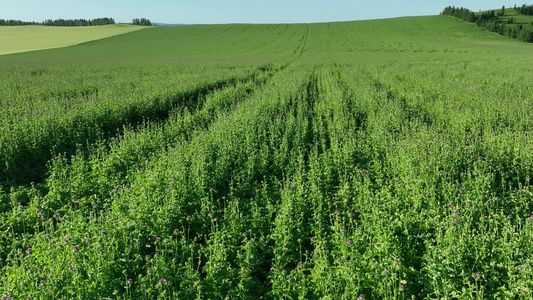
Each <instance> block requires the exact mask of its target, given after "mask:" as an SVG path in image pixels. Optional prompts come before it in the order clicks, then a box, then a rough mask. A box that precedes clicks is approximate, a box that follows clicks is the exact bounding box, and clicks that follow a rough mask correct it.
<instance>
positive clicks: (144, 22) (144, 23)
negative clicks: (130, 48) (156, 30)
mask: <svg viewBox="0 0 533 300" xmlns="http://www.w3.org/2000/svg"><path fill="white" fill-rule="evenodd" d="M132 23H133V25H141V26H152V22H150V20H148V19H145V18H140V19H138V18H135V19H133V21H132Z"/></svg>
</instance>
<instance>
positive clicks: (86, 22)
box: [42, 18, 115, 26]
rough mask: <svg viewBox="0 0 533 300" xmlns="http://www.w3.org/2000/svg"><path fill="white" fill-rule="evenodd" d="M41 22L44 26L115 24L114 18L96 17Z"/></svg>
mask: <svg viewBox="0 0 533 300" xmlns="http://www.w3.org/2000/svg"><path fill="white" fill-rule="evenodd" d="M42 24H43V25H46V26H99V25H109V24H115V20H114V19H113V18H97V19H92V20H85V19H74V20H65V19H57V20H45V21H44V22H43V23H42Z"/></svg>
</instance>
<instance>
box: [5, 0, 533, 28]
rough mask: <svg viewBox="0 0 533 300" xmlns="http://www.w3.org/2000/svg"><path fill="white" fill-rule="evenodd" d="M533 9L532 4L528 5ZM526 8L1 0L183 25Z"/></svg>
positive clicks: (8, 5)
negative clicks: (451, 9)
mask: <svg viewBox="0 0 533 300" xmlns="http://www.w3.org/2000/svg"><path fill="white" fill-rule="evenodd" d="M527 3H528V4H529V2H527ZM514 4H517V5H522V4H523V1H522V2H518V3H516V2H514V1H506V0H460V1H457V0H425V1H420V0H418V1H414V0H406V1H398V0H381V1H379V0H374V1H373V0H370V1H368V0H364V1H363V0H83V1H81V0H0V19H16V20H23V21H37V22H40V21H43V20H45V19H59V18H63V19H77V18H81V19H93V18H98V17H112V18H115V21H116V22H124V23H127V22H131V19H133V18H148V19H150V20H151V21H152V22H160V23H179V24H221V23H313V22H331V21H349V20H368V19H383V18H393V17H402V16H422V15H436V14H438V13H439V12H440V11H442V9H443V8H444V7H446V6H448V5H455V6H463V7H466V8H469V9H471V10H473V11H478V10H480V9H481V10H486V9H492V8H500V7H501V6H502V5H505V6H506V7H511V6H514Z"/></svg>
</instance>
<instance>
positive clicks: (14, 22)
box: [0, 19, 41, 26]
mask: <svg viewBox="0 0 533 300" xmlns="http://www.w3.org/2000/svg"><path fill="white" fill-rule="evenodd" d="M24 25H41V23H37V22H24V21H20V20H4V19H0V26H24Z"/></svg>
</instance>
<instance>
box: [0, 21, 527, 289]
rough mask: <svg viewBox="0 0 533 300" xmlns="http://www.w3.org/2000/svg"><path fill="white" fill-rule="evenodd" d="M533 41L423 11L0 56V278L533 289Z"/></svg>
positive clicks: (161, 33) (1, 284)
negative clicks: (383, 17) (402, 15)
mask: <svg viewBox="0 0 533 300" xmlns="http://www.w3.org/2000/svg"><path fill="white" fill-rule="evenodd" d="M532 50H533V45H532V44H527V43H523V42H519V41H516V40H512V39H508V38H506V37H503V36H499V35H494V34H493V33H490V32H487V31H484V30H482V29H480V28H479V27H476V26H475V25H474V24H469V23H465V22H463V21H460V20H458V19H455V18H452V17H446V16H435V17H417V18H398V19H389V20H375V21H361V22H340V23H324V24H295V25H217V26H211V25H204V26H187V27H173V28H151V29H147V30H141V31H136V32H131V33H127V34H123V35H119V36H116V37H112V38H108V39H102V40H97V41H92V42H88V43H84V44H81V45H76V46H72V47H66V48H59V49H52V50H42V51H35V52H31V53H20V54H10V55H3V56H0V128H1V130H0V145H1V147H0V162H2V164H1V166H0V185H1V187H2V188H1V189H0V292H1V293H3V297H6V298H7V297H12V299H24V298H26V297H31V298H42V299H72V298H79V299H107V298H109V299H219V298H223V299H236V298H242V299H261V298H262V299H355V298H358V299H364V298H366V299H413V298H414V299H434V298H442V299H474V298H477V299H531V298H533V260H532V257H533V249H532V247H531V240H533V202H532V201H531V199H533V188H532V187H531V178H532V176H533V165H532V162H533V145H532V144H531V143H532V139H531V135H532V132H533V110H532V109H531V99H533V83H532V81H531V78H530V77H531V74H532V73H533V65H532V64H531V60H532V56H533V54H532V53H533V51H532Z"/></svg>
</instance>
